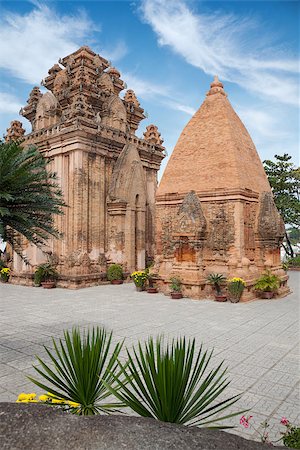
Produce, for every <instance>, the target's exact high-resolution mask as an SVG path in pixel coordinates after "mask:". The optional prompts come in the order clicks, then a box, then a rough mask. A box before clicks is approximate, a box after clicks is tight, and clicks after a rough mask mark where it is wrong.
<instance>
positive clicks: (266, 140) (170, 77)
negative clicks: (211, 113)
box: [0, 0, 300, 166]
mask: <svg viewBox="0 0 300 450" xmlns="http://www.w3.org/2000/svg"><path fill="white" fill-rule="evenodd" d="M0 7H1V11H0V42H1V43H2V44H4V45H1V51H0V132H1V134H4V133H5V130H6V128H7V126H8V125H9V122H10V121H11V120H13V119H15V118H18V111H19V109H20V107H21V106H24V105H25V104H26V100H27V98H28V94H29V92H30V90H31V89H32V87H33V86H34V85H39V83H40V81H41V79H42V78H44V77H45V76H46V75H47V72H48V69H49V68H50V67H51V66H52V65H53V64H54V63H55V62H57V60H58V59H59V58H60V57H63V56H66V55H67V54H69V53H71V52H72V51H74V50H76V49H77V48H78V47H80V46H81V45H89V46H90V47H91V48H92V49H93V50H94V51H96V52H98V53H100V54H102V55H103V56H105V57H106V58H107V59H109V60H110V61H111V62H112V64H113V65H114V66H116V67H117V68H118V69H119V70H120V71H121V73H122V79H123V80H124V81H126V83H127V85H128V88H132V89H134V90H135V92H136V94H137V96H138V98H139V100H140V102H141V105H142V106H143V107H144V109H145V110H146V111H147V113H148V116H149V117H148V119H146V120H144V121H143V122H142V123H141V126H140V128H139V130H138V132H137V134H138V135H142V133H143V131H144V130H145V127H146V125H148V124H149V123H155V124H156V125H158V127H159V130H160V132H161V134H162V137H163V138H164V140H165V143H164V144H165V146H166V149H167V152H168V153H169V154H170V153H171V152H172V149H173V147H174V145H175V143H176V141H177V139H178V137H179V134H180V132H181V130H182V129H183V127H184V126H185V124H186V123H187V122H188V120H189V119H190V118H191V115H192V114H193V112H194V111H196V109H198V107H199V106H200V105H201V103H202V101H203V100H204V98H205V94H206V92H207V91H208V89H209V84H210V83H211V81H212V79H213V75H215V74H217V75H219V78H220V79H221V80H222V81H223V83H224V87H225V90H226V92H227V93H228V96H229V100H230V101H231V103H232V105H233V107H234V108H235V110H236V112H237V113H238V114H239V116H240V118H241V119H242V121H243V122H244V124H245V125H246V127H247V129H248V131H249V132H250V134H251V136H252V138H253V141H254V143H255V145H256V147H257V150H258V152H259V154H260V157H261V159H266V158H271V159H272V158H273V157H274V155H275V154H283V153H284V152H287V153H289V154H290V155H292V156H293V160H294V162H295V163H296V164H299V70H300V69H299V42H300V40H299V12H300V11H299V10H300V3H299V2H298V1H291V2H290V1H252V2H248V1H234V2H227V1H219V2H215V1H203V2H202V1H185V0H174V1H173V0H144V1H136V2H129V1H121V2H119V1H95V0H94V1H89V2H84V1H72V2H69V1H51V2H50V1H47V2H43V1H37V0H35V1H0ZM21 120H22V122H23V123H24V125H25V126H26V129H27V130H28V131H30V126H29V123H28V122H27V121H26V119H23V118H22V119H21ZM165 163H166V161H165V162H164V165H165ZM164 165H163V166H164Z"/></svg>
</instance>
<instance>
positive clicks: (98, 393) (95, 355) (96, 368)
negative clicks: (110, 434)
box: [28, 327, 123, 415]
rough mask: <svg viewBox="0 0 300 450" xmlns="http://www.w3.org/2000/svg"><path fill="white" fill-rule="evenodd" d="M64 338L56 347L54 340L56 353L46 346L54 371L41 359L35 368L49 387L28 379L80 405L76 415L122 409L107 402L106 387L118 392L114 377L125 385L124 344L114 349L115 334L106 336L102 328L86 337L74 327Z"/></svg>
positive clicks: (88, 333)
mask: <svg viewBox="0 0 300 450" xmlns="http://www.w3.org/2000/svg"><path fill="white" fill-rule="evenodd" d="M64 337H65V343H64V342H63V341H62V340H61V339H59V344H57V343H56V341H55V340H54V339H52V340H53V345H54V351H53V352H50V350H48V349H47V348H46V347H45V350H46V352H47V354H48V356H49V357H50V360H51V362H52V364H53V366H54V367H53V368H51V367H50V366H48V365H47V364H46V363H45V362H44V361H42V359H41V358H38V357H37V359H38V362H39V364H41V366H42V367H41V368H39V367H36V366H33V367H34V369H35V370H36V371H37V372H38V373H39V375H41V376H42V377H43V378H44V379H45V383H47V382H48V384H44V383H42V382H41V381H38V380H35V379H34V378H32V377H28V378H29V379H30V380H31V381H32V382H33V383H34V384H36V385H37V386H39V387H40V388H42V389H44V390H45V391H46V392H47V393H50V394H51V396H52V397H53V398H54V399H56V400H61V399H64V401H65V402H74V403H78V404H79V406H78V407H76V408H73V412H74V413H75V414H80V415H95V414H99V413H100V412H109V411H112V410H114V409H115V408H116V407H121V406H122V404H120V403H118V404H116V403H106V399H107V397H108V396H109V395H110V391H109V390H108V388H107V386H110V387H113V388H114V389H115V390H116V392H117V391H118V387H117V385H116V384H115V382H114V377H115V376H117V377H118V379H119V380H120V381H119V382H120V383H121V382H123V381H122V380H121V379H120V374H119V373H118V372H119V369H118V362H117V359H118V356H119V353H120V351H121V348H122V345H123V343H118V344H116V346H115V347H114V348H113V349H111V340H112V333H109V334H107V332H106V331H105V330H104V329H102V328H99V327H97V328H93V329H92V331H91V332H90V331H88V332H87V334H86V335H85V334H84V335H83V336H81V334H80V331H79V329H77V328H73V330H72V333H71V334H70V333H69V332H68V331H65V332H64ZM111 350H112V351H111Z"/></svg>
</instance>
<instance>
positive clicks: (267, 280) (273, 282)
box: [254, 271, 280, 292]
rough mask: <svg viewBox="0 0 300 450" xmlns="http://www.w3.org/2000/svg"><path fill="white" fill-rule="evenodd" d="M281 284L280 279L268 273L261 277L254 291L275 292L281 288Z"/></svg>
mask: <svg viewBox="0 0 300 450" xmlns="http://www.w3.org/2000/svg"><path fill="white" fill-rule="evenodd" d="M279 284H280V279H279V277H278V276H277V275H274V274H273V273H272V272H270V271H267V272H265V273H263V274H262V275H261V276H260V277H259V279H258V280H257V282H256V283H255V285H254V289H255V290H256V291H261V292H275V291H277V289H278V288H279Z"/></svg>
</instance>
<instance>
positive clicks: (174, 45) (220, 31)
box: [141, 0, 299, 105]
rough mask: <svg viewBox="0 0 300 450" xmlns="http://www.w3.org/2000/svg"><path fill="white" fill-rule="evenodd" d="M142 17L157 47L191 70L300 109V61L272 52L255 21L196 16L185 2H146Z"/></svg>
mask: <svg viewBox="0 0 300 450" xmlns="http://www.w3.org/2000/svg"><path fill="white" fill-rule="evenodd" d="M141 11H142V14H143V17H144V19H145V21H146V22H147V23H149V24H150V25H151V27H152V28H153V30H154V31H155V33H156V34H157V37H158V42H159V44H160V45H166V46H169V47H170V48H171V49H172V50H173V51H174V52H175V53H177V54H179V55H181V56H182V57H184V58H185V60H186V61H187V62H188V63H190V64H192V65H193V66H195V67H199V68H200V69H202V70H203V71H204V72H205V73H207V74H211V75H214V74H218V75H219V76H220V78H222V79H223V80H227V81H232V82H235V83H238V84H239V85H241V86H242V87H243V88H244V89H249V90H251V91H252V92H255V93H256V94H258V95H260V96H263V97H268V98H271V99H273V100H274V101H277V102H278V101H279V102H282V103H287V104H293V105H296V104H298V97H299V88H298V78H297V75H298V74H299V60H298V59H297V58H298V57H296V56H291V57H288V56H286V54H285V53H284V52H283V50H281V49H276V48H275V47H274V46H271V43H270V37H264V35H263V32H262V29H260V28H259V24H257V23H256V21H255V20H254V19H253V18H252V17H250V18H245V17H244V18H241V17H239V16H236V15H233V14H224V13H220V12H214V13H211V14H208V13H196V12H194V11H193V10H192V9H191V8H190V7H189V5H188V4H187V3H186V2H185V1H184V0H174V1H170V2H166V1H164V0H144V1H143V3H142V6H141ZM255 35H256V36H257V37H258V38H257V39H255V38H254V36H255ZM264 42H265V44H264Z"/></svg>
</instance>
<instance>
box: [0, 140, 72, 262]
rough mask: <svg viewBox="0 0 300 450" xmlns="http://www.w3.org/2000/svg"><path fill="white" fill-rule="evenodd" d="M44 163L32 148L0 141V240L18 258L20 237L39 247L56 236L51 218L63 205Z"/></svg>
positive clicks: (45, 161)
mask: <svg viewBox="0 0 300 450" xmlns="http://www.w3.org/2000/svg"><path fill="white" fill-rule="evenodd" d="M48 164H49V159H48V158H45V157H44V156H43V155H42V154H41V153H40V152H39V151H38V150H37V149H36V148H35V147H26V148H23V147H22V146H21V145H20V143H19V142H15V141H10V142H1V141H0V237H1V238H2V239H3V240H4V241H5V242H7V243H9V244H10V245H11V247H12V248H13V249H14V250H15V251H16V252H17V253H18V254H19V255H20V256H21V257H24V256H23V253H22V240H21V238H26V239H27V240H28V241H29V242H31V243H33V244H35V245H37V246H38V247H40V248H42V247H43V245H44V244H45V243H46V241H47V239H48V238H49V237H50V236H55V237H59V236H60V235H59V232H58V230H57V229H56V227H55V223H54V215H56V214H62V213H63V207H64V206H66V205H65V203H64V201H63V195H62V192H61V189H60V187H59V185H58V184H57V182H56V174H55V173H54V172H51V171H49V170H47V167H48Z"/></svg>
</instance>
